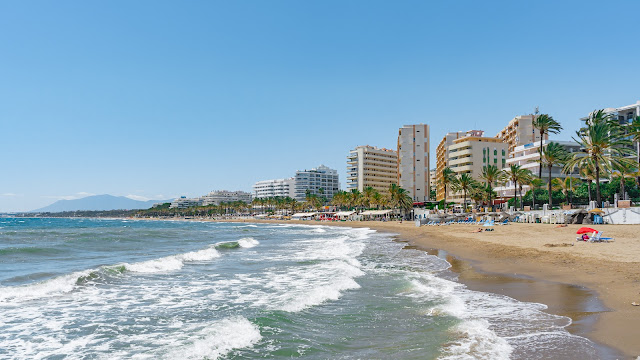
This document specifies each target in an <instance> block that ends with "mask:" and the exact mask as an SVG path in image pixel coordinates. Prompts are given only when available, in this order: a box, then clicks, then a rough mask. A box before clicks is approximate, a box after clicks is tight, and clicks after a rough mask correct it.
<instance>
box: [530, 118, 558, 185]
mask: <svg viewBox="0 0 640 360" xmlns="http://www.w3.org/2000/svg"><path fill="white" fill-rule="evenodd" d="M533 127H534V128H536V129H538V131H540V149H538V150H539V151H540V157H542V140H543V139H544V134H547V135H549V134H557V133H559V132H560V130H562V125H560V123H559V122H557V121H556V120H554V119H553V117H551V116H549V115H548V114H540V115H538V116H536V118H535V119H534V120H533ZM538 177H539V178H542V168H540V170H539V172H538Z"/></svg>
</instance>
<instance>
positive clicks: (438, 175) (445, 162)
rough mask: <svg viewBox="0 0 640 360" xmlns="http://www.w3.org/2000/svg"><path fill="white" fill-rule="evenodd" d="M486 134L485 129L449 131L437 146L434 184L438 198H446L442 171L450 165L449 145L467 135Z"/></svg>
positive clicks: (479, 135) (478, 135)
mask: <svg viewBox="0 0 640 360" xmlns="http://www.w3.org/2000/svg"><path fill="white" fill-rule="evenodd" d="M483 135H484V131H482V130H469V131H457V132H451V133H447V134H446V135H445V136H444V137H443V138H442V140H440V143H439V144H438V147H437V148H436V172H435V177H432V179H433V181H432V182H433V183H434V184H433V185H432V186H434V185H435V187H436V200H437V201H441V200H443V199H444V185H442V178H443V175H442V172H443V170H444V168H446V167H448V166H449V157H448V155H447V151H448V149H449V146H451V145H452V144H453V141H454V140H457V139H460V138H463V137H465V136H476V137H482V136H483Z"/></svg>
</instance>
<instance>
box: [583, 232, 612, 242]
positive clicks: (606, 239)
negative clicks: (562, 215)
mask: <svg viewBox="0 0 640 360" xmlns="http://www.w3.org/2000/svg"><path fill="white" fill-rule="evenodd" d="M602 234H603V232H602V231H600V232H596V233H593V236H592V237H591V238H590V239H589V242H609V241H615V240H616V239H615V238H610V237H602Z"/></svg>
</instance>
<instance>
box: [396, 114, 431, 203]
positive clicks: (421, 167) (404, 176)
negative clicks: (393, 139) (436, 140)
mask: <svg viewBox="0 0 640 360" xmlns="http://www.w3.org/2000/svg"><path fill="white" fill-rule="evenodd" d="M429 183H430V181H429V125H426V124H418V125H405V126H403V127H401V128H400V129H399V130H398V185H399V186H400V187H402V188H403V189H405V190H407V191H408V192H409V195H410V196H411V197H412V198H413V201H414V202H423V201H428V200H429Z"/></svg>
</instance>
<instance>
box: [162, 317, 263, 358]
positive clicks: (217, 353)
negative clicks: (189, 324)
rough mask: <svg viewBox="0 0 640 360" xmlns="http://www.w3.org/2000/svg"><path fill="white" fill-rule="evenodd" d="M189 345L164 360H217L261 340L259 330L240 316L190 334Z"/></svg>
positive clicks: (178, 349)
mask: <svg viewBox="0 0 640 360" xmlns="http://www.w3.org/2000/svg"><path fill="white" fill-rule="evenodd" d="M189 337H190V339H194V340H190V343H188V344H185V345H183V346H180V347H179V348H177V349H175V346H172V348H174V349H173V350H171V351H170V352H168V353H167V354H166V355H164V356H163V358H164V359H181V360H182V359H218V358H220V357H221V356H224V355H226V354H228V353H229V352H231V351H233V350H235V349H242V348H249V347H252V346H253V345H255V344H256V343H258V342H259V341H260V340H261V339H262V335H261V334H260V329H259V328H258V326H256V325H255V324H253V323H252V322H251V321H249V320H247V319H246V318H244V317H242V316H237V317H233V318H227V319H223V320H220V321H216V322H214V323H212V324H211V325H209V326H207V327H206V328H204V329H202V330H200V331H198V332H196V333H195V334H190V336H189Z"/></svg>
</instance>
